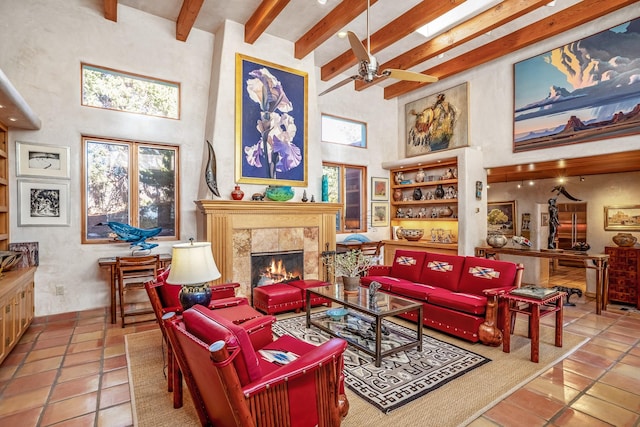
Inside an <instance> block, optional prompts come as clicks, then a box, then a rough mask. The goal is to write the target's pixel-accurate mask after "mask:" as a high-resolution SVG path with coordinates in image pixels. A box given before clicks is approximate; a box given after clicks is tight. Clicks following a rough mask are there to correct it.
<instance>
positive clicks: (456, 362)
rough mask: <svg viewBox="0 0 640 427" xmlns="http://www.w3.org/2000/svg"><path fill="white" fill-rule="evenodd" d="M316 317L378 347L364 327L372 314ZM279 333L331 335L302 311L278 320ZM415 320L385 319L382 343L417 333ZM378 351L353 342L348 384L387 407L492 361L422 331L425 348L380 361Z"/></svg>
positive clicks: (311, 338) (317, 340)
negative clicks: (401, 322) (374, 354)
mask: <svg viewBox="0 0 640 427" xmlns="http://www.w3.org/2000/svg"><path fill="white" fill-rule="evenodd" d="M312 317H313V318H314V320H316V321H318V322H322V323H324V325H325V327H327V328H328V329H331V330H333V331H334V333H337V335H339V336H340V337H342V338H344V339H346V340H347V341H352V340H356V341H357V342H359V344H361V345H363V346H365V347H368V348H369V350H371V351H374V350H375V339H373V337H372V336H371V337H369V336H367V335H366V334H364V333H362V331H363V329H364V332H368V333H371V335H372V331H370V330H368V329H367V326H369V325H370V320H362V319H361V318H360V316H352V315H348V316H345V318H343V319H341V320H331V319H330V318H328V317H327V316H326V315H325V314H324V313H314V314H312ZM273 333H274V334H275V335H276V336H282V335H285V334H288V335H292V336H294V337H296V338H299V339H301V340H303V341H306V342H309V343H312V344H315V345H320V344H322V343H324V342H326V341H327V340H329V338H330V336H329V335H328V334H327V333H325V332H324V331H321V330H320V329H318V328H316V327H313V326H312V327H311V328H309V329H307V328H306V317H305V316H298V317H292V318H289V319H284V320H279V321H277V322H276V323H275V324H274V325H273ZM415 334H416V331H415V326H414V327H413V328H412V329H409V328H406V327H404V326H402V325H399V324H397V323H394V322H391V321H389V320H386V319H384V320H383V322H382V333H381V336H382V349H383V351H384V350H386V349H389V348H393V347H397V346H399V345H401V344H404V343H405V342H408V340H407V339H406V338H404V336H415ZM374 362H375V360H374V358H373V357H372V356H370V355H368V354H366V353H365V352H363V351H361V350H358V349H357V348H355V347H353V346H348V347H347V350H346V351H345V353H344V375H345V384H346V385H347V387H349V388H350V389H351V390H352V391H353V392H354V393H357V394H358V395H359V396H360V397H361V398H363V399H365V400H366V401H367V402H369V403H371V404H372V405H374V406H375V407H377V408H378V409H380V410H381V411H383V412H385V413H387V412H389V411H392V410H394V409H397V408H399V407H400V406H402V405H404V404H406V403H409V402H411V401H412V400H415V399H417V398H419V397H421V396H424V395H425V394H427V393H429V392H432V391H433V390H436V389H438V388H439V387H441V386H443V385H445V384H447V383H448V382H449V381H452V380H454V379H456V378H458V377H460V376H462V375H464V374H466V373H467V372H470V371H472V370H473V369H476V368H478V367H480V366H482V365H484V364H485V363H488V362H490V360H489V359H488V358H485V357H483V356H480V355H479V354H477V353H474V352H471V351H468V350H465V349H462V348H460V347H458V346H456V345H453V344H450V343H447V342H444V341H440V340H438V339H436V338H433V337H431V336H428V335H427V334H426V333H425V334H423V337H422V351H421V352H420V351H418V350H417V349H415V348H414V349H412V350H406V351H401V352H399V353H396V354H394V355H391V356H387V357H384V358H383V359H382V363H381V365H380V367H376V366H375V363H374Z"/></svg>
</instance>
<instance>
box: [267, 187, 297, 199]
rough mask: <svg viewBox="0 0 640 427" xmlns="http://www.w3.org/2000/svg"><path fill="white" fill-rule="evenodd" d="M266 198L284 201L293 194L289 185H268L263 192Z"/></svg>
mask: <svg viewBox="0 0 640 427" xmlns="http://www.w3.org/2000/svg"><path fill="white" fill-rule="evenodd" d="M264 194H265V196H267V199H269V200H274V201H276V202H286V201H287V200H291V199H292V198H293V196H294V194H295V192H294V191H293V189H292V188H291V186H288V185H287V186H284V185H282V186H278V185H270V186H268V187H267V189H266V190H265V192H264Z"/></svg>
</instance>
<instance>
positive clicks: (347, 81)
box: [318, 75, 360, 96]
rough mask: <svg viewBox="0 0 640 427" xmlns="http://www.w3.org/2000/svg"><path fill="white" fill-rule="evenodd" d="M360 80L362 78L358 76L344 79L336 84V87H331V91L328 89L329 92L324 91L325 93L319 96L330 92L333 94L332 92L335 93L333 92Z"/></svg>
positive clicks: (320, 94)
mask: <svg viewBox="0 0 640 427" xmlns="http://www.w3.org/2000/svg"><path fill="white" fill-rule="evenodd" d="M359 78H360V76H357V75H356V76H351V77H348V78H346V79H344V80H342V81H340V82H338V83H336V84H334V85H333V86H331V87H330V88H329V89H327V90H325V91H323V92H320V93H319V94H318V96H322V95H324V94H327V93H329V92H331V91H333V90H336V89H338V88H339V87H342V86H344V85H346V84H347V83H349V82H352V81H354V80H358V79H359Z"/></svg>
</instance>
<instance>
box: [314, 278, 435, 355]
mask: <svg viewBox="0 0 640 427" xmlns="http://www.w3.org/2000/svg"><path fill="white" fill-rule="evenodd" d="M313 295H315V296H320V297H323V298H327V299H328V300H330V301H331V302H334V303H337V304H339V305H342V307H343V308H344V309H345V310H344V311H345V312H346V313H345V314H343V315H342V316H340V313H336V314H337V315H334V316H329V315H328V314H326V313H329V312H331V311H332V310H327V311H325V312H324V313H323V314H325V315H321V316H318V317H314V318H312V317H311V303H310V302H311V297H312V296H313ZM306 298H307V305H306V307H307V328H310V327H311V326H312V325H313V326H315V327H316V328H318V329H321V330H323V331H325V332H326V333H328V334H329V335H331V336H334V337H338V338H342V339H344V340H346V341H347V342H348V343H349V344H351V345H353V346H354V347H356V348H357V349H359V350H361V351H363V352H364V353H366V354H368V355H370V356H372V357H374V358H375V365H376V367H379V366H380V363H381V361H382V358H383V357H385V356H389V355H392V354H395V353H397V352H399V351H402V350H406V349H409V348H413V347H417V349H418V351H422V321H421V320H420V321H419V322H417V323H416V330H415V334H410V333H404V332H403V331H402V330H401V329H405V328H388V327H386V326H385V325H384V324H383V323H382V319H384V318H385V317H390V316H394V315H397V314H401V313H406V312H410V311H417V312H418V313H417V314H418V317H417V318H418V319H422V304H420V303H418V302H415V301H411V300H409V299H406V298H401V297H398V296H394V295H389V294H386V293H384V292H380V291H377V292H375V296H374V298H373V299H371V298H369V289H368V288H364V287H360V288H359V289H358V292H357V293H345V292H344V290H343V287H342V285H340V284H337V285H327V286H321V287H318V288H309V289H307V295H306ZM383 344H384V348H383Z"/></svg>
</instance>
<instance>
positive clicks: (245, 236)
mask: <svg viewBox="0 0 640 427" xmlns="http://www.w3.org/2000/svg"><path fill="white" fill-rule="evenodd" d="M196 204H197V206H198V210H199V217H198V240H200V241H202V240H206V241H209V242H211V248H212V251H213V256H214V258H215V260H216V264H217V266H218V269H219V270H220V273H221V274H222V277H221V278H220V279H219V280H218V281H216V283H224V282H238V283H240V289H239V290H238V295H243V296H250V295H251V253H256V252H278V251H293V250H301V251H303V252H304V278H305V279H318V278H321V277H320V272H321V271H322V259H321V256H320V255H321V253H322V252H323V251H325V250H335V247H336V214H337V213H338V211H339V209H340V205H339V204H336V203H302V202H270V201H234V200H200V201H198V202H196Z"/></svg>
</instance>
